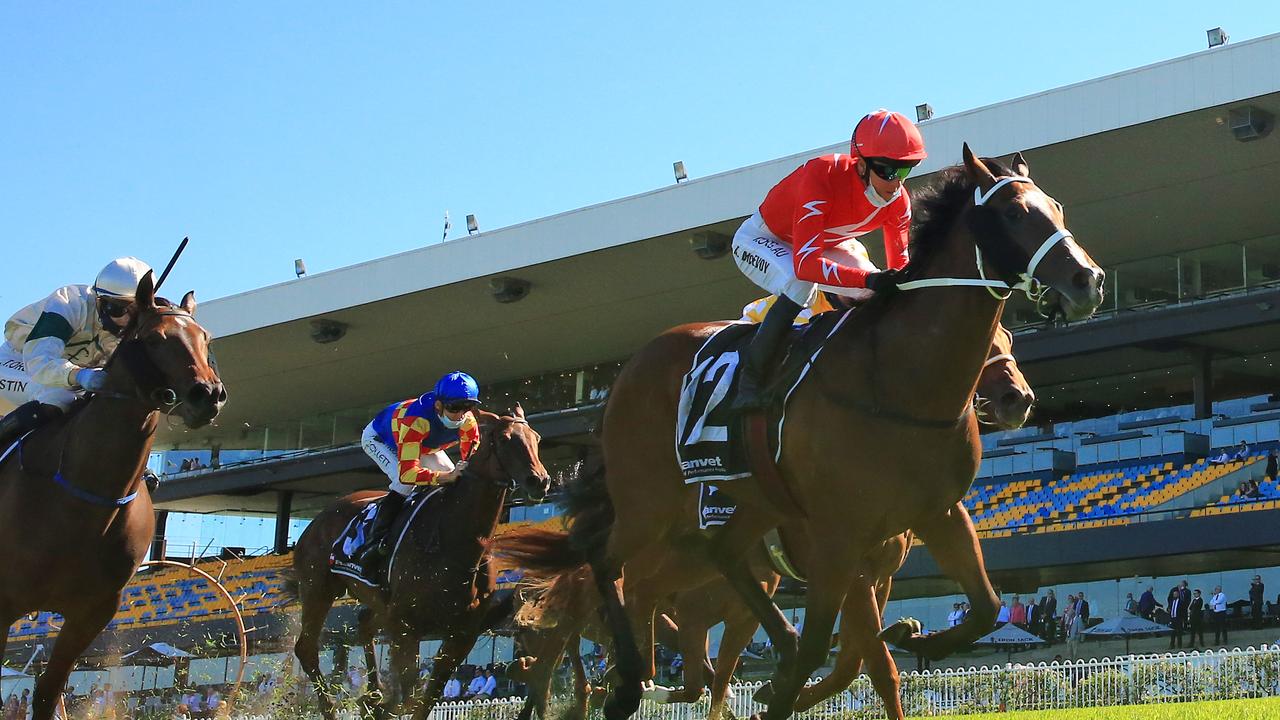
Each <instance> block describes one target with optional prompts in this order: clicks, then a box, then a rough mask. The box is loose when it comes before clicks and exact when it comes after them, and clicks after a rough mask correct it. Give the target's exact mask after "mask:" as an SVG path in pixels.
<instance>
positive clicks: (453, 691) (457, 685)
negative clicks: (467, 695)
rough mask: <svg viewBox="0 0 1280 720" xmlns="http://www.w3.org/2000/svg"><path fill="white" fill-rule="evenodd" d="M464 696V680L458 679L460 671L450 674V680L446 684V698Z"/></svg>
mask: <svg viewBox="0 0 1280 720" xmlns="http://www.w3.org/2000/svg"><path fill="white" fill-rule="evenodd" d="M461 697H462V681H461V680H459V679H458V673H454V674H452V675H450V676H449V681H448V682H446V683H445V684H444V699H445V700H458V699H459V698H461Z"/></svg>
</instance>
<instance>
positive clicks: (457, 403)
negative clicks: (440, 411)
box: [442, 400, 480, 415]
mask: <svg viewBox="0 0 1280 720" xmlns="http://www.w3.org/2000/svg"><path fill="white" fill-rule="evenodd" d="M442 404H443V405H444V409H445V412H451V413H453V414H454V415H457V414H458V413H462V412H466V411H468V410H474V409H475V408H476V407H477V406H478V405H479V404H480V403H478V402H476V401H474V400H454V401H451V402H447V403H442Z"/></svg>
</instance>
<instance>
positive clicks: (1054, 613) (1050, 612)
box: [1040, 590, 1058, 645]
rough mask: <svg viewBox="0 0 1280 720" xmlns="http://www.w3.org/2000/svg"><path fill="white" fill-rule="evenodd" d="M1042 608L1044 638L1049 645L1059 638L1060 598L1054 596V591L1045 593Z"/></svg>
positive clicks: (1041, 603)
mask: <svg viewBox="0 0 1280 720" xmlns="http://www.w3.org/2000/svg"><path fill="white" fill-rule="evenodd" d="M1040 607H1041V608H1042V610H1041V614H1042V615H1043V616H1044V639H1045V642H1047V643H1049V645H1053V643H1054V641H1055V640H1057V639H1058V598H1056V597H1054V596H1053V591H1052V590H1050V591H1048V592H1047V593H1045V596H1044V599H1042V600H1041V601H1040Z"/></svg>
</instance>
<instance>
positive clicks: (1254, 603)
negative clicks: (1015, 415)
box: [1249, 575, 1264, 628]
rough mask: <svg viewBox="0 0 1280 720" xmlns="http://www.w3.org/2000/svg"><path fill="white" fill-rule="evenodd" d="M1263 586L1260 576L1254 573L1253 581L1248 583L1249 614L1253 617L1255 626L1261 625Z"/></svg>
mask: <svg viewBox="0 0 1280 720" xmlns="http://www.w3.org/2000/svg"><path fill="white" fill-rule="evenodd" d="M1263 587H1264V586H1263V584H1262V576H1261V575H1254V576H1253V582H1252V583H1250V584H1249V616H1250V617H1252V618H1253V626H1254V627H1255V628H1260V627H1262V593H1263Z"/></svg>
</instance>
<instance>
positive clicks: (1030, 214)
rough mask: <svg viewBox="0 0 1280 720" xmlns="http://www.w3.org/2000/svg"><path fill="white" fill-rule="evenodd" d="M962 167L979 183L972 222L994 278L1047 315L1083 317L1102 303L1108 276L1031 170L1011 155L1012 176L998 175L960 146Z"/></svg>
mask: <svg viewBox="0 0 1280 720" xmlns="http://www.w3.org/2000/svg"><path fill="white" fill-rule="evenodd" d="M964 166H965V170H966V171H967V172H968V174H969V177H970V179H972V180H973V182H974V183H975V184H976V185H977V188H976V189H975V191H974V208H973V213H972V214H971V219H972V221H973V223H974V225H975V227H976V228H980V230H981V231H980V232H976V233H975V235H976V236H977V238H978V241H979V242H978V249H979V251H980V253H981V254H980V256H979V261H978V263H979V269H980V270H981V269H983V260H982V258H983V257H985V258H986V262H989V263H990V265H991V267H992V268H994V269H995V270H996V273H997V276H998V277H999V278H1000V279H1001V280H1003V281H1005V282H1007V283H1009V284H1010V285H1012V286H1014V287H1017V288H1019V289H1022V290H1023V291H1024V292H1026V293H1027V295H1028V297H1030V298H1031V299H1032V301H1033V302H1034V303H1035V304H1036V309H1037V310H1039V311H1040V312H1041V314H1043V315H1045V316H1046V317H1053V316H1054V315H1061V316H1062V317H1064V318H1065V319H1067V320H1080V319H1083V318H1087V317H1089V316H1090V315H1092V314H1093V313H1094V311H1095V310H1097V309H1098V307H1099V306H1100V305H1102V296H1103V292H1102V286H1103V283H1104V282H1105V280H1106V273H1104V272H1103V271H1102V268H1100V267H1098V265H1097V264H1096V263H1095V262H1094V261H1093V258H1091V257H1089V253H1087V252H1085V251H1084V249H1082V248H1081V247H1080V246H1079V245H1078V244H1076V241H1075V238H1074V237H1073V236H1072V234H1071V233H1070V232H1069V231H1068V230H1067V228H1066V219H1065V217H1064V215H1063V211H1062V204H1061V203H1059V202H1058V201H1057V200H1055V199H1053V198H1052V197H1050V196H1049V195H1048V194H1047V193H1045V192H1044V190H1042V189H1040V187H1039V186H1037V185H1036V184H1035V182H1034V181H1032V179H1031V168H1030V167H1029V166H1028V165H1027V161H1026V160H1025V159H1024V158H1023V157H1022V153H1018V154H1016V155H1014V158H1013V163H1012V169H1013V174H1012V175H1005V174H1001V175H996V174H995V173H993V172H992V170H991V167H990V165H989V164H988V163H986V162H984V161H983V160H982V159H981V158H979V157H977V156H975V155H974V154H973V152H972V151H971V150H970V149H969V145H968V143H966V144H965V146H964Z"/></svg>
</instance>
